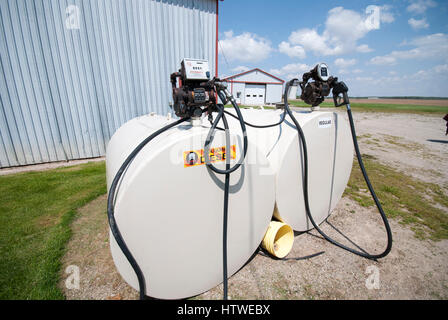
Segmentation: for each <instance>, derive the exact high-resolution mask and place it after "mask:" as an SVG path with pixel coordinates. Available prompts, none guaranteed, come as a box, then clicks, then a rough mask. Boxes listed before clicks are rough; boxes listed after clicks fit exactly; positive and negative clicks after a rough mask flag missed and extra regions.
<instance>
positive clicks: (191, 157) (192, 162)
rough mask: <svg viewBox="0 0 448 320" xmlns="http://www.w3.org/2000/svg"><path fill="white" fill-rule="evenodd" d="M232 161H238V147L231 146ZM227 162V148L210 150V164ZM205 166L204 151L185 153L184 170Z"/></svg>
mask: <svg viewBox="0 0 448 320" xmlns="http://www.w3.org/2000/svg"><path fill="white" fill-rule="evenodd" d="M230 159H232V160H233V159H236V146H235V145H232V146H230ZM224 161H226V147H218V148H211V149H210V162H211V163H216V162H224ZM203 164H205V157H204V149H200V150H191V151H184V168H187V167H194V166H200V165H203Z"/></svg>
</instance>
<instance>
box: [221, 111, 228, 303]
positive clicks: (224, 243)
mask: <svg viewBox="0 0 448 320" xmlns="http://www.w3.org/2000/svg"><path fill="white" fill-rule="evenodd" d="M223 109H224V106H223ZM222 122H223V123H224V130H225V134H226V170H227V171H229V170H230V134H229V124H228V123H227V119H226V116H225V115H222ZM229 190H230V173H226V177H225V184H224V206H223V223H222V263H223V267H222V272H223V299H224V300H227V299H228V280H227V278H228V272H227V222H228V211H229Z"/></svg>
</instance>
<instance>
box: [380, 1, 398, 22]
mask: <svg viewBox="0 0 448 320" xmlns="http://www.w3.org/2000/svg"><path fill="white" fill-rule="evenodd" d="M391 10H392V6H390V5H387V4H385V5H383V6H381V7H380V21H381V22H383V23H392V22H394V21H395V17H394V15H393V13H392V12H391Z"/></svg>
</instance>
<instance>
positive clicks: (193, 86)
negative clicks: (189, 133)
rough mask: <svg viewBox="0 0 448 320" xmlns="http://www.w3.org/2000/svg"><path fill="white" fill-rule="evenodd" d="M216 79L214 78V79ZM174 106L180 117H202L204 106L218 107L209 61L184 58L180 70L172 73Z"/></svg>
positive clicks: (210, 108) (209, 107) (211, 108)
mask: <svg viewBox="0 0 448 320" xmlns="http://www.w3.org/2000/svg"><path fill="white" fill-rule="evenodd" d="M213 80H214V79H213ZM171 85H172V88H173V105H172V108H173V110H174V112H175V114H176V116H178V117H180V118H187V117H200V116H201V115H202V110H203V108H208V109H209V110H210V111H213V110H214V109H215V108H216V90H215V86H214V85H213V81H212V80H210V71H209V70H208V62H207V61H205V60H197V59H184V60H182V63H181V69H180V70H179V72H174V73H172V74H171Z"/></svg>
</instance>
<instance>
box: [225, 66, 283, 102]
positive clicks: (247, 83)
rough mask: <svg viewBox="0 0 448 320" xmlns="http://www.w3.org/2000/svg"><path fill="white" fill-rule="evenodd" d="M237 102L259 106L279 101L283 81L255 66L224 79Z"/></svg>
mask: <svg viewBox="0 0 448 320" xmlns="http://www.w3.org/2000/svg"><path fill="white" fill-rule="evenodd" d="M224 81H227V82H228V88H229V90H230V92H231V93H232V94H233V96H234V97H235V99H236V101H237V103H238V104H242V105H254V106H261V105H265V104H273V103H277V102H281V100H282V94H283V83H284V82H285V81H283V80H282V79H280V78H277V77H275V76H273V75H272V74H269V73H267V72H265V71H263V70H261V69H258V68H255V69H252V70H249V71H246V72H243V73H239V74H236V75H234V76H230V77H227V78H225V79H224Z"/></svg>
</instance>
